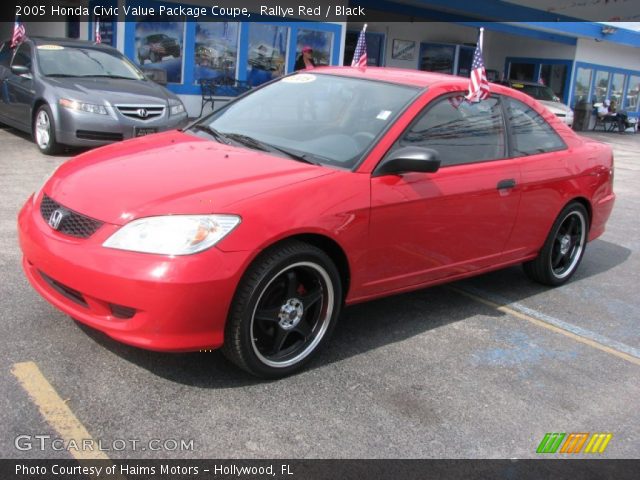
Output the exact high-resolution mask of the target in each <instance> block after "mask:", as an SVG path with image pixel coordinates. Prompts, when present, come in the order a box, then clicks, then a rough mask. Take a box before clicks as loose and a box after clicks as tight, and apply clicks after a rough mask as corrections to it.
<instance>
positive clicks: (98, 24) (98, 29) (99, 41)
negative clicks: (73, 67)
mask: <svg viewBox="0 0 640 480" xmlns="http://www.w3.org/2000/svg"><path fill="white" fill-rule="evenodd" d="M96 43H102V35H101V34H100V19H99V18H96Z"/></svg>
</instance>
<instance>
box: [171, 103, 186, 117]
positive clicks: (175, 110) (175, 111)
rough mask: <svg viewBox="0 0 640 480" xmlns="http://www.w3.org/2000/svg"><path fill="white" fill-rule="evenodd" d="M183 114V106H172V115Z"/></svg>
mask: <svg viewBox="0 0 640 480" xmlns="http://www.w3.org/2000/svg"><path fill="white" fill-rule="evenodd" d="M182 112H184V105H183V104H181V103H179V104H177V105H171V110H170V113H171V115H180V114H181V113H182Z"/></svg>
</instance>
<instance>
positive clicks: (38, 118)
mask: <svg viewBox="0 0 640 480" xmlns="http://www.w3.org/2000/svg"><path fill="white" fill-rule="evenodd" d="M33 138H34V140H35V142H36V145H37V146H38V149H39V150H40V151H41V152H42V153H44V154H45V155H54V154H56V153H58V152H59V151H60V150H61V148H62V146H61V145H60V144H59V143H58V142H57V141H56V129H55V124H54V123H53V115H52V114H51V109H50V108H49V106H48V105H42V106H40V108H38V111H37V112H36V115H35V117H33Z"/></svg>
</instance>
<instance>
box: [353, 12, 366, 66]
mask: <svg viewBox="0 0 640 480" xmlns="http://www.w3.org/2000/svg"><path fill="white" fill-rule="evenodd" d="M366 31H367V24H366V23H365V24H364V27H362V31H361V32H360V36H359V37H358V43H357V45H356V49H355V51H354V52H353V60H352V61H351V66H352V67H358V68H366V66H367V39H366V37H365V32H366Z"/></svg>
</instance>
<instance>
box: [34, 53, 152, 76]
mask: <svg viewBox="0 0 640 480" xmlns="http://www.w3.org/2000/svg"><path fill="white" fill-rule="evenodd" d="M37 51H38V65H39V66H40V71H41V72H42V74H43V75H47V76H64V77H69V76H71V77H110V78H128V79H132V80H142V79H143V78H144V75H143V74H142V72H140V70H138V69H137V68H136V67H135V66H134V65H133V64H132V63H130V62H129V61H128V60H126V59H125V58H124V57H121V56H120V55H119V54H118V53H117V52H113V53H112V52H109V51H104V50H98V49H96V48H79V47H62V46H60V45H39V46H38V48H37Z"/></svg>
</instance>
